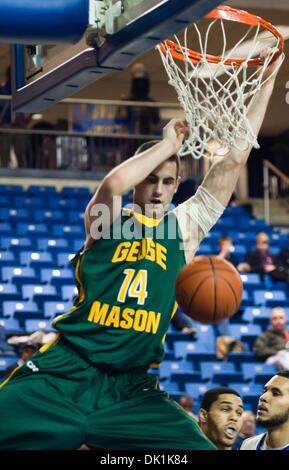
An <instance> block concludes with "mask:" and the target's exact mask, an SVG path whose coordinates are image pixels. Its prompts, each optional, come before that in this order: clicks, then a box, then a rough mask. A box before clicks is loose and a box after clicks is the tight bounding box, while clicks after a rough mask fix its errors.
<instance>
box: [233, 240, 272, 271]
mask: <svg viewBox="0 0 289 470" xmlns="http://www.w3.org/2000/svg"><path fill="white" fill-rule="evenodd" d="M277 265H278V260H277V257H276V256H273V255H272V254H271V253H270V250H269V237H268V235H267V233H265V232H260V233H258V234H257V235H256V250H255V251H253V252H251V253H248V255H247V257H246V262H245V263H240V264H239V265H238V270H239V271H240V272H242V273H247V272H253V273H258V274H260V275H261V276H263V275H264V274H270V275H271V276H272V277H273V278H274V272H275V271H276V270H277Z"/></svg>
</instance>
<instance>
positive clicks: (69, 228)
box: [51, 224, 85, 240]
mask: <svg viewBox="0 0 289 470" xmlns="http://www.w3.org/2000/svg"><path fill="white" fill-rule="evenodd" d="M51 233H52V236H53V237H63V238H69V239H77V238H81V237H83V240H84V239H85V230H84V225H83V224H80V225H65V224H55V225H53V226H52V232H51Z"/></svg>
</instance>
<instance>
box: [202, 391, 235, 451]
mask: <svg viewBox="0 0 289 470" xmlns="http://www.w3.org/2000/svg"><path fill="white" fill-rule="evenodd" d="M242 414H243V402H242V400H241V398H240V397H238V396H237V395H231V394H229V393H228V394H227V393H224V394H222V395H219V397H218V400H217V401H215V402H214V403H213V404H212V405H211V408H210V410H209V411H208V412H207V422H206V426H205V433H206V436H207V437H208V438H209V439H210V440H211V441H212V442H213V443H214V444H215V445H216V446H217V447H218V449H220V450H229V449H230V448H231V447H232V445H233V444H234V442H235V440H236V438H237V436H238V434H239V431H240V429H241V426H242V422H243V421H242Z"/></svg>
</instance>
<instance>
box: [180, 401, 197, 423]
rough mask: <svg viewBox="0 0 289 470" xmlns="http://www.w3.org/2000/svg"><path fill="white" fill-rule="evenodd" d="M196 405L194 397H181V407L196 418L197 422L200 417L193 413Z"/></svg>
mask: <svg viewBox="0 0 289 470" xmlns="http://www.w3.org/2000/svg"><path fill="white" fill-rule="evenodd" d="M194 403H195V400H194V399H193V398H192V397H189V396H188V395H182V396H181V397H180V401H179V404H180V405H181V407H182V408H183V409H184V410H185V411H186V412H187V413H188V414H189V415H190V416H192V417H193V418H195V419H196V420H198V417H197V416H196V415H195V414H194V413H193V409H194Z"/></svg>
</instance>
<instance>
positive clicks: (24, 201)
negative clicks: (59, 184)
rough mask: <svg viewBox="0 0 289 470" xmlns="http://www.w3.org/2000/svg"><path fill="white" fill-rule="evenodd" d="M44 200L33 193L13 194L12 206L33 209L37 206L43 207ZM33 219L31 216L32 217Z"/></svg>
mask: <svg viewBox="0 0 289 470" xmlns="http://www.w3.org/2000/svg"><path fill="white" fill-rule="evenodd" d="M44 205H45V200H44V199H43V198H42V197H35V196H34V195H33V194H31V195H28V196H27V193H26V195H25V196H15V197H14V205H13V207H24V208H25V209H35V208H37V207H43V206H44ZM32 220H33V218H32Z"/></svg>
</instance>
